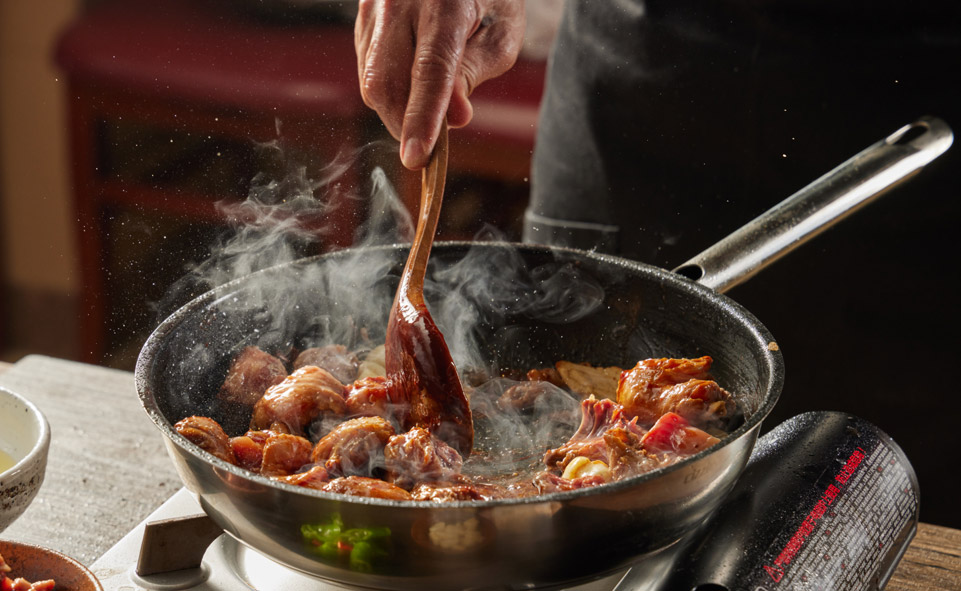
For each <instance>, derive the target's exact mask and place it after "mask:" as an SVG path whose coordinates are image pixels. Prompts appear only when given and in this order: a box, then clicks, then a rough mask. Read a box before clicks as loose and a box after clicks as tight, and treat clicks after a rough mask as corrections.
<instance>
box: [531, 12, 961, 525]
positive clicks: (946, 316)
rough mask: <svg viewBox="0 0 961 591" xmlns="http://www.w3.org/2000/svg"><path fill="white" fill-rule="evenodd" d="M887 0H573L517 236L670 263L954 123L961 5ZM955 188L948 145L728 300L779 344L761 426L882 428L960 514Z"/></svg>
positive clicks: (932, 501)
mask: <svg viewBox="0 0 961 591" xmlns="http://www.w3.org/2000/svg"><path fill="white" fill-rule="evenodd" d="M882 4H883V3H870V4H869V3H855V2H841V3H833V2H831V3H828V2H801V1H796V2H777V3H775V2H762V1H760V0H755V1H747V0H745V1H735V0H727V1H724V0H721V1H719V2H692V1H686V0H665V1H664V2H659V1H655V0H651V1H648V2H641V1H639V0H604V1H598V0H569V2H568V5H567V6H566V12H565V16H564V18H563V21H562V23H561V28H560V31H559V33H558V37H557V41H556V44H555V48H554V53H553V55H552V61H551V64H550V69H549V83H548V88H547V92H546V94H545V98H544V103H543V107H542V119H541V122H540V125H539V130H538V138H537V147H536V150H535V154H534V170H533V175H532V197H531V204H530V207H529V209H528V215H527V223H526V224H525V239H527V240H530V241H537V242H549V243H554V244H558V243H561V244H564V243H567V244H571V245H573V246H578V247H582V248H591V247H595V246H596V247H598V248H599V249H600V250H608V251H612V252H616V253H619V254H621V255H623V256H626V257H629V258H633V259H637V260H641V261H644V262H647V263H651V264H655V265H658V266H661V267H666V268H673V267H675V266H677V265H679V264H681V263H683V262H684V261H686V260H687V259H688V258H690V257H691V256H693V255H694V254H696V253H698V252H700V251H701V250H703V249H704V248H706V247H707V246H710V245H711V244H713V243H714V242H716V241H717V240H719V239H720V238H722V237H723V236H725V235H726V234H728V233H729V232H731V231H733V230H735V229H736V228H737V227H739V226H741V225H743V224H744V223H746V222H748V221H749V220H750V219H752V218H753V217H755V216H756V215H757V214H759V213H761V212H762V211H764V210H766V209H768V208H769V207H771V206H772V205H774V204H775V203H777V202H778V201H780V200H782V199H784V198H786V197H787V196H789V195H790V194H792V193H793V192H795V191H796V190H798V189H800V188H801V187H802V186H804V185H805V184H807V183H808V182H810V181H813V180H814V179H815V178H817V177H819V176H820V175H821V174H823V173H825V172H827V171H828V170H830V169H831V168H833V167H834V166H836V165H837V164H840V163H841V162H843V161H844V160H846V159H847V158H848V157H850V156H852V155H854V154H855V153H857V152H858V151H860V150H862V149H863V148H865V147H867V146H868V145H870V144H872V143H874V142H876V141H877V140H880V139H881V138H883V137H885V136H886V135H888V134H890V133H891V132H893V131H895V130H896V129H898V128H899V127H901V126H902V125H904V124H906V123H909V122H911V121H913V120H915V119H916V118H918V117H919V116H921V115H935V116H938V117H941V118H943V119H944V120H946V121H947V123H948V124H949V125H953V126H954V128H955V129H956V130H957V129H961V92H959V91H961V18H959V14H961V13H959V10H961V9H959V8H956V7H955V5H954V4H948V3H941V2H929V3H920V2H916V3H907V2H902V3H897V4H894V3H888V5H887V6H882ZM942 4H943V6H942ZM837 5H843V6H842V7H841V8H838V7H837ZM959 193H961V147H958V146H955V147H954V148H953V149H951V150H949V152H948V153H947V154H946V155H945V156H942V157H941V158H940V159H939V160H938V161H936V162H935V163H934V164H932V165H930V166H929V167H928V168H927V169H926V170H924V171H923V172H922V173H921V174H920V175H918V176H917V177H916V178H914V179H913V180H911V181H909V182H908V183H907V184H905V185H902V186H901V187H899V188H897V189H896V190H894V191H892V192H891V194H889V195H886V196H884V197H882V198H881V200H880V201H878V202H877V203H875V204H872V205H871V206H869V207H868V208H866V209H865V210H863V211H861V212H859V213H857V214H856V215H854V216H853V217H852V218H850V219H848V220H846V221H844V222H842V223H841V224H840V225H839V226H838V227H836V228H834V229H832V230H831V231H829V232H827V233H826V234H825V235H823V236H821V237H818V238H816V239H815V240H814V241H813V242H812V243H811V244H809V245H806V246H804V247H803V248H802V249H800V250H799V251H797V252H795V253H792V254H791V255H789V256H788V257H786V258H785V259H783V260H782V261H779V262H778V263H776V265H774V266H773V267H772V268H771V269H768V270H765V271H764V272H763V273H761V274H760V275H758V276H757V277H755V278H754V279H752V280H751V282H749V283H747V284H745V285H743V286H739V287H737V288H735V289H734V290H732V292H731V293H730V294H729V295H730V296H731V297H732V298H733V299H735V300H737V301H739V302H740V303H742V304H744V305H745V306H746V307H747V308H748V309H749V310H751V311H752V312H754V313H755V314H756V315H757V316H758V318H759V319H760V320H761V321H762V322H763V323H764V324H765V325H766V326H767V327H768V328H769V329H770V330H771V331H772V332H773V333H774V335H775V337H777V339H778V342H779V344H780V346H781V349H782V351H783V352H784V356H785V360H786V363H787V384H786V387H785V391H784V394H783V395H782V398H781V402H779V404H778V408H777V410H775V413H774V416H773V417H772V419H771V421H770V422H769V426H773V425H774V424H775V423H776V422H779V421H780V420H783V419H784V418H787V417H788V416H791V415H793V414H797V413H798V412H801V411H804V410H813V409H820V410H844V411H849V412H853V413H855V414H858V415H859V416H862V417H864V418H866V419H868V420H870V421H872V422H874V423H876V424H878V425H879V426H880V427H881V428H882V429H884V430H886V431H887V432H888V433H890V434H891V435H892V436H893V437H894V438H895V440H896V441H898V442H899V443H900V444H901V445H902V446H903V447H904V448H905V449H906V451H907V453H908V456H909V458H910V459H911V461H912V463H913V464H914V465H915V468H916V469H917V470H918V473H919V476H920V479H921V480H920V482H921V488H922V503H921V507H922V509H921V511H922V518H923V519H927V520H930V521H934V522H936V523H940V524H944V525H952V526H954V527H959V526H961V513H958V512H957V510H956V507H955V506H954V505H953V503H952V502H951V501H950V499H951V494H950V493H949V492H948V491H949V489H948V487H949V486H950V484H949V483H948V482H947V481H946V479H945V476H944V473H945V472H950V470H948V469H947V466H945V465H944V464H943V460H942V459H940V458H938V457H937V456H938V455H939V454H941V453H944V452H948V453H953V452H955V450H956V449H955V448H956V444H955V443H954V441H953V435H952V433H953V432H954V431H955V430H956V429H957V426H956V425H955V423H956V422H957V421H958V420H959V418H961V402H959V401H961V396H959V394H961V387H959V383H961V382H959V381H958V380H957V379H956V378H955V377H954V374H955V373H956V372H957V371H958V370H956V369H954V368H955V367H958V366H959V363H958V358H959V354H961V347H959V345H958V335H959V334H961V316H959V314H958V311H957V304H956V303H955V300H956V299H957V293H958V291H959V290H958V288H959V277H961V273H959V270H958V260H959V255H961V249H959V247H958V239H957V238H956V236H955V234H956V229H955V227H956V225H957V224H958V220H961V196H959V195H958V194H959ZM570 222H574V223H573V224H571V223H570ZM932 421H933V422H932ZM925 493H927V494H925Z"/></svg>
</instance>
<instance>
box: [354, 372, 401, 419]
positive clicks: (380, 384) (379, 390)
mask: <svg viewBox="0 0 961 591" xmlns="http://www.w3.org/2000/svg"><path fill="white" fill-rule="evenodd" d="M395 412H396V405H394V404H392V403H391V400H390V391H389V389H388V388H387V378H385V377H383V376H371V377H367V378H361V379H359V380H357V381H356V382H354V383H352V384H350V385H349V386H347V414H349V415H351V416H362V417H383V418H385V419H387V420H389V421H396V422H397V423H398V424H399V422H400V417H395V416H394V415H395Z"/></svg>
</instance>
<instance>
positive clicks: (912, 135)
mask: <svg viewBox="0 0 961 591" xmlns="http://www.w3.org/2000/svg"><path fill="white" fill-rule="evenodd" d="M928 130H929V128H928V126H927V125H926V124H925V123H924V122H918V123H912V124H911V125H906V126H905V127H903V128H902V129H899V130H898V131H896V132H894V134H893V135H892V136H891V137H890V138H889V139H888V143H889V144H891V145H892V146H902V145H904V144H910V143H911V142H913V141H914V140H916V139H918V138H919V137H921V136H922V135H924V134H926V133H927V132H928Z"/></svg>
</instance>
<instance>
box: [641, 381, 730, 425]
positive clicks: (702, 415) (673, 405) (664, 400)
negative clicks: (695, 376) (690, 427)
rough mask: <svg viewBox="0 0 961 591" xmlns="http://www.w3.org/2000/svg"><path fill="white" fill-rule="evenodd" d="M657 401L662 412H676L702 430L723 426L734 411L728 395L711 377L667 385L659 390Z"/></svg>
mask: <svg viewBox="0 0 961 591" xmlns="http://www.w3.org/2000/svg"><path fill="white" fill-rule="evenodd" d="M659 400H660V405H659V406H660V407H661V409H662V410H663V411H664V413H668V412H674V413H677V414H679V415H681V416H682V417H684V418H685V419H687V420H688V421H690V422H691V423H692V424H694V425H698V426H700V427H704V428H706V429H707V428H717V429H723V428H724V427H725V426H726V425H727V422H728V420H729V419H730V418H731V417H733V416H734V414H735V411H736V410H737V405H736V404H735V402H734V398H732V397H731V394H730V393H728V392H727V390H725V389H724V388H722V387H720V386H719V385H718V384H717V382H715V381H712V380H688V381H686V382H684V383H683V384H678V385H676V386H671V387H670V388H668V389H667V390H664V391H662V392H661V395H660V397H659ZM662 416H663V415H662Z"/></svg>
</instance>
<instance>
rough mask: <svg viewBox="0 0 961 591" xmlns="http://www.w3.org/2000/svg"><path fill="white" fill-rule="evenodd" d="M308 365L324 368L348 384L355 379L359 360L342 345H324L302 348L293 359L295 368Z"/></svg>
mask: <svg viewBox="0 0 961 591" xmlns="http://www.w3.org/2000/svg"><path fill="white" fill-rule="evenodd" d="M308 365H313V366H315V367H319V368H322V369H326V370H327V371H329V372H330V374H331V375H332V376H334V377H335V378H337V379H338V380H340V381H341V382H343V383H345V384H349V383H350V382H353V381H354V380H356V379H357V367H358V366H359V365H360V361H358V359H357V356H356V355H354V354H353V353H351V352H350V351H348V350H347V347H345V346H343V345H325V346H323V347H312V348H310V349H304V350H303V351H302V352H301V353H300V355H298V356H297V358H296V359H294V369H295V370H297V369H300V368H301V367H305V366H308Z"/></svg>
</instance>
